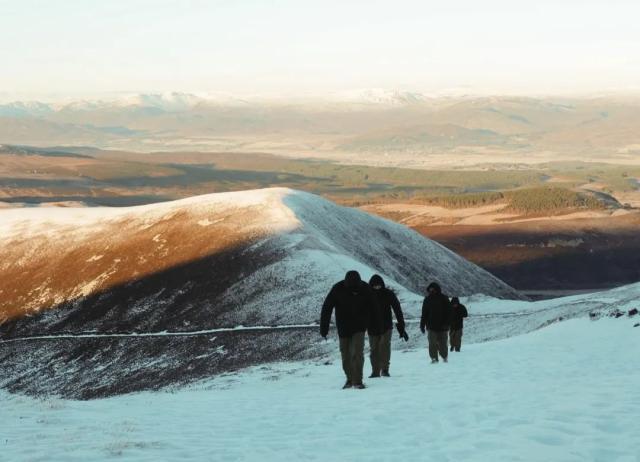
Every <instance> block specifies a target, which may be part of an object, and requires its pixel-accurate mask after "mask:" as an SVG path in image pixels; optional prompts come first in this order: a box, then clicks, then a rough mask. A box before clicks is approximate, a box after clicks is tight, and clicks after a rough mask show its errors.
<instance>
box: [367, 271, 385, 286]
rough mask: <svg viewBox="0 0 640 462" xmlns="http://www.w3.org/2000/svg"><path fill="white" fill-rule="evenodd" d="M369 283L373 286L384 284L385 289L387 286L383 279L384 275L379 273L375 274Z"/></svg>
mask: <svg viewBox="0 0 640 462" xmlns="http://www.w3.org/2000/svg"><path fill="white" fill-rule="evenodd" d="M369 285H370V286H371V287H373V286H382V288H383V289H384V288H385V287H386V286H385V285H384V279H382V276H380V275H379V274H374V275H373V276H371V279H369Z"/></svg>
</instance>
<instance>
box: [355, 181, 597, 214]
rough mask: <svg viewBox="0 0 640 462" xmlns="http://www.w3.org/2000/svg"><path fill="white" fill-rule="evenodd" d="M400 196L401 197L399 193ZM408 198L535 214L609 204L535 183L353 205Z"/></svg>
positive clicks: (386, 197) (393, 197)
mask: <svg viewBox="0 0 640 462" xmlns="http://www.w3.org/2000/svg"><path fill="white" fill-rule="evenodd" d="M399 196H400V197H399ZM394 200H406V201H407V202H410V203H415V204H424V205H434V206H440V207H446V208H450V209H455V208H468V207H482V206H485V205H492V204H504V205H505V207H504V209H502V210H503V211H507V212H514V213H522V214H525V215H534V214H539V213H545V214H549V213H557V212H561V211H566V210H577V209H582V210H601V209H604V208H606V207H607V204H606V203H605V202H603V201H602V200H600V199H598V198H597V197H595V196H594V195H591V194H588V193H582V192H576V191H572V190H570V189H566V188H560V187H535V188H525V189H514V190H509V191H486V192H474V193H461V194H444V195H433V196H429V195H426V194H424V193H415V194H413V195H411V196H409V195H406V194H388V195H384V196H382V197H378V198H376V199H370V200H365V201H358V203H357V204H356V203H352V204H350V205H352V206H360V205H367V204H376V203H384V202H393V201H394Z"/></svg>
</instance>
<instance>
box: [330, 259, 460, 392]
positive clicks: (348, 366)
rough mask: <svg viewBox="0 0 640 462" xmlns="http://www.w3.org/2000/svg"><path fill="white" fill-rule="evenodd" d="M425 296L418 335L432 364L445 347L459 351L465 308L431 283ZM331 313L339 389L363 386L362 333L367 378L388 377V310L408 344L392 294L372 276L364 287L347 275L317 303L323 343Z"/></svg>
mask: <svg viewBox="0 0 640 462" xmlns="http://www.w3.org/2000/svg"><path fill="white" fill-rule="evenodd" d="M427 292H428V293H427V296H426V297H425V299H424V302H423V303H422V316H421V318H420V331H421V332H422V333H423V334H424V333H425V332H426V333H427V338H428V342H429V356H430V358H431V362H432V363H437V362H438V357H441V358H442V360H443V361H444V362H445V363H446V362H447V358H448V343H449V342H450V343H451V351H454V350H455V351H460V348H461V346H462V328H463V318H466V317H467V315H468V313H467V309H466V307H465V306H464V305H462V304H461V303H460V301H459V300H458V298H457V297H453V298H452V299H451V300H449V297H447V296H446V295H445V294H443V293H442V290H441V288H440V286H439V285H438V283H436V282H432V283H431V284H429V287H427ZM334 310H335V313H336V314H335V318H336V327H337V329H338V337H339V339H340V354H341V356H342V369H343V370H344V373H345V375H346V377H347V381H346V382H345V384H344V386H343V388H357V389H363V388H365V385H364V382H363V368H364V336H365V332H367V333H368V334H369V349H370V360H371V375H370V376H369V378H377V377H389V363H390V360H391V334H392V331H393V319H392V316H391V312H392V311H393V314H394V315H395V317H396V328H397V329H398V334H399V335H400V337H401V338H402V339H404V340H405V341H408V340H409V335H408V334H407V331H406V330H405V322H404V316H403V314H402V307H401V306H400V301H399V300H398V297H397V296H396V294H395V293H394V292H393V291H392V290H391V289H389V288H387V287H385V284H384V280H383V279H382V277H381V276H380V275H377V274H375V275H373V276H372V277H371V279H370V280H369V283H366V282H365V281H363V280H362V279H361V277H360V274H359V273H358V272H357V271H353V270H352V271H348V272H347V274H346V276H345V278H344V280H342V281H339V282H338V283H336V284H335V285H334V286H333V287H332V288H331V290H330V291H329V294H328V295H327V298H326V299H325V301H324V304H323V305H322V312H321V314H320V335H321V336H322V337H323V338H325V339H326V338H327V335H328V334H329V323H330V321H331V315H332V314H333V311H334Z"/></svg>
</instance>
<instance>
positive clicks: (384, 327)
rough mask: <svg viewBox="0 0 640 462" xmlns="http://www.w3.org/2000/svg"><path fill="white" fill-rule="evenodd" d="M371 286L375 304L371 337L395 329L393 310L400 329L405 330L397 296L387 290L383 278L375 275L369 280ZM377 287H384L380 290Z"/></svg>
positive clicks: (371, 321) (370, 331) (370, 321)
mask: <svg viewBox="0 0 640 462" xmlns="http://www.w3.org/2000/svg"><path fill="white" fill-rule="evenodd" d="M369 286H370V287H371V292H372V294H373V299H374V301H375V304H374V306H373V310H372V313H371V317H370V319H369V329H368V331H369V335H382V334H384V333H385V332H387V331H388V330H391V329H393V319H392V317H391V310H393V313H394V314H395V316H396V320H397V321H398V329H399V330H400V331H402V330H404V316H403V315H402V308H401V306H400V301H399V300H398V297H396V294H395V293H394V292H393V291H392V290H390V289H387V288H386V287H385V285H384V280H383V279H382V277H381V276H379V275H377V274H375V275H373V276H372V277H371V279H370V280H369ZM375 286H382V287H381V288H380V289H375V288H374V287H375Z"/></svg>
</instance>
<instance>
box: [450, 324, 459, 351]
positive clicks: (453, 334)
mask: <svg viewBox="0 0 640 462" xmlns="http://www.w3.org/2000/svg"><path fill="white" fill-rule="evenodd" d="M449 343H451V349H452V350H456V351H460V347H462V329H451V330H450V331H449Z"/></svg>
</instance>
